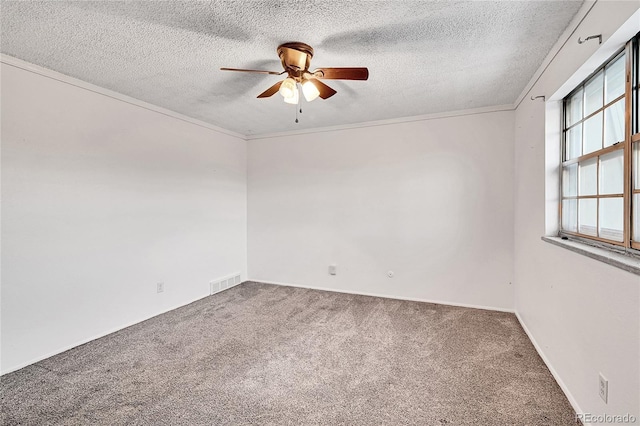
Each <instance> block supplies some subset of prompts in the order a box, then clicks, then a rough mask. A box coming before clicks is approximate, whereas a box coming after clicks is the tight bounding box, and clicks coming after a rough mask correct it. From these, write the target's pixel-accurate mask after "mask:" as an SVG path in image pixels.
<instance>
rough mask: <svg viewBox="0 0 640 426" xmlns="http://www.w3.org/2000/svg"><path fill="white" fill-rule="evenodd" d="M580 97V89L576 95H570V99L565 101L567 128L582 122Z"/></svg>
mask: <svg viewBox="0 0 640 426" xmlns="http://www.w3.org/2000/svg"><path fill="white" fill-rule="evenodd" d="M582 96H583V92H582V89H580V90H578V91H577V92H576V93H574V94H573V95H571V97H570V98H569V100H568V101H567V105H566V106H565V108H566V109H567V117H566V120H567V123H566V126H567V127H569V126H571V125H572V124H574V123H577V122H578V121H580V120H582Z"/></svg>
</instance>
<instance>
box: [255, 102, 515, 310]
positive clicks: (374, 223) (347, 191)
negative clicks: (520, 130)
mask: <svg viewBox="0 0 640 426" xmlns="http://www.w3.org/2000/svg"><path fill="white" fill-rule="evenodd" d="M513 120H514V115H513V112H512V111H507V112H492V113H482V114H475V115H466V116H457V117H449V118H438V119H432V120H423V121H415V122H407V123H397V124H389V125H382V126H375V127H364V128H355V129H346V130H336V131H328V132H319V133H311V134H302V135H296V136H282V137H272V138H266V139H258V140H252V141H249V144H248V170H249V175H248V220H249V223H248V234H249V244H248V253H249V265H250V266H249V277H250V279H254V280H260V281H267V282H279V283H286V284H293V285H301V286H310V287H318V288H323V289H332V290H338V291H346V292H358V293H366V294H377V295H384V296H391V297H400V298H415V299H422V300H433V301H441V302H444V303H454V304H468V305H476V306H485V307H493V308H501V309H511V308H512V307H513V295H512V286H511V281H512V275H513V274H512V272H513V184H512V181H513V132H514V128H513ZM332 263H335V264H337V267H338V274H337V275H336V276H330V275H329V274H328V271H327V268H328V265H329V264H332ZM388 270H392V271H393V272H394V273H395V277H394V278H392V279H389V278H388V277H387V275H386V273H387V271H388Z"/></svg>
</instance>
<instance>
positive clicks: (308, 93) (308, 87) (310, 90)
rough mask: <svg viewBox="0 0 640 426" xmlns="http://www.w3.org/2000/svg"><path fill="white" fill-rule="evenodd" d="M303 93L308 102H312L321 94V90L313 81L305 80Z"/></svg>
mask: <svg viewBox="0 0 640 426" xmlns="http://www.w3.org/2000/svg"><path fill="white" fill-rule="evenodd" d="M302 94H303V95H304V98H305V99H306V100H307V102H311V101H312V100H314V99H315V98H317V97H318V96H319V95H320V91H319V90H318V88H317V87H316V85H315V84H313V82H312V81H310V80H305V81H304V82H303V83H302Z"/></svg>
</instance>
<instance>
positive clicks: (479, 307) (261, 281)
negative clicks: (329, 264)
mask: <svg viewBox="0 0 640 426" xmlns="http://www.w3.org/2000/svg"><path fill="white" fill-rule="evenodd" d="M247 281H253V282H258V283H264V284H274V285H281V286H285V287H298V288H308V289H310V290H321V291H331V292H333V293H345V294H357V295H360V296H372V297H382V298H383V299H394V300H408V301H411V302H425V303H435V304H438V305H446V306H457V307H460V308H472V309H482V310H485V311H497V312H509V313H512V314H514V313H515V311H514V310H513V309H506V308H496V307H493V306H483V305H473V304H469V303H455V302H445V301H442V300H433V299H422V298H419V297H404V296H393V295H388V294H379V293H368V292H361V291H350V290H342V289H337V288H327V287H314V286H309V285H301V284H291V283H283V282H279V281H269V280H260V279H254V278H251V279H248V280H247Z"/></svg>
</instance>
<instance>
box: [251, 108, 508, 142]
mask: <svg viewBox="0 0 640 426" xmlns="http://www.w3.org/2000/svg"><path fill="white" fill-rule="evenodd" d="M513 110H515V105H513V104H506V105H494V106H489V107H482V108H473V109H465V110H458V111H448V112H439V113H434V114H424V115H414V116H410V117H398V118H391V119H388V120H376V121H365V122H361V123H353V124H342V125H338V126H327V127H315V128H311V129H301V130H291V131H286V132H276V133H264V134H255V135H247V136H245V139H246V140H249V141H251V140H257V139H268V138H277V137H283V136H296V135H304V134H309V133H323V132H336V131H339V130H348V129H359V128H363V127H377V126H389V125H393V124H401V123H411V122H415V121H427V120H436V119H440V118H449V117H460V116H465V115H477V114H487V113H490V112H500V111H513Z"/></svg>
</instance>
